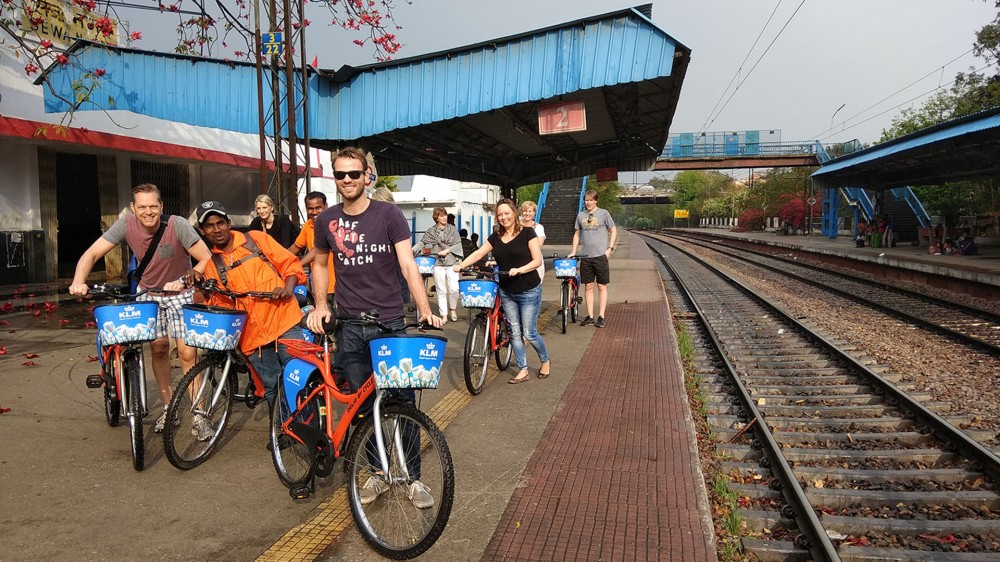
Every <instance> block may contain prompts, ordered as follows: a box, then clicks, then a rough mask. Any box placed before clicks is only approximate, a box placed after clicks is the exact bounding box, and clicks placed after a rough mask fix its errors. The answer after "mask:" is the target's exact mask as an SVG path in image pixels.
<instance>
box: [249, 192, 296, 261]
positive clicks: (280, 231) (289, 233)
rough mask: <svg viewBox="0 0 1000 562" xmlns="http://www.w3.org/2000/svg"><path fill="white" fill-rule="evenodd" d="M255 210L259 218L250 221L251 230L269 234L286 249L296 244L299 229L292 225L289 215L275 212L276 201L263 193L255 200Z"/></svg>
mask: <svg viewBox="0 0 1000 562" xmlns="http://www.w3.org/2000/svg"><path fill="white" fill-rule="evenodd" d="M254 210H255V211H256V212H257V216H256V217H254V219H253V220H252V221H250V230H260V231H263V232H265V233H267V234H269V235H270V236H271V238H274V239H275V240H277V241H278V243H279V244H281V245H282V246H283V247H285V248H287V247H289V246H291V245H292V243H294V242H295V239H296V238H297V237H298V235H299V229H298V228H297V227H296V226H295V225H294V224H292V219H290V218H288V215H281V214H278V213H277V212H276V211H275V207H274V200H272V199H271V198H270V197H268V196H267V195H266V194H264V193H261V194H260V195H258V196H257V199H255V200H254Z"/></svg>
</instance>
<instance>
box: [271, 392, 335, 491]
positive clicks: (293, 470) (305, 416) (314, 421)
mask: <svg viewBox="0 0 1000 562" xmlns="http://www.w3.org/2000/svg"><path fill="white" fill-rule="evenodd" d="M291 415H292V410H291V409H289V407H288V401H287V400H285V389H284V385H280V384H279V385H278V395H277V398H275V400H274V406H273V407H272V408H271V461H272V462H273V463H274V471H275V472H277V473H278V479H280V480H281V483H282V484H284V485H285V486H288V487H289V488H297V487H300V486H303V485H304V484H306V483H307V482H309V481H310V480H312V477H313V473H314V472H315V470H316V459H315V455H316V452H314V451H310V450H309V447H307V446H306V445H305V444H303V443H301V442H300V441H299V440H298V439H296V438H294V437H292V436H291V435H288V434H286V433H285V432H284V431H282V429H281V426H282V424H283V423H285V420H287V419H288V418H289V416H291ZM295 421H296V422H298V423H301V424H305V425H308V426H310V427H312V428H314V429H317V430H320V429H321V428H320V423H319V402H318V401H317V400H314V401H313V403H312V404H310V405H309V406H308V407H305V408H301V409H300V411H299V414H297V415H296V416H295ZM328 460H329V463H330V464H328V465H324V467H330V466H331V465H332V462H333V461H332V460H330V459H328Z"/></svg>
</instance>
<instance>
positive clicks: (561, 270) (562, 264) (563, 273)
mask: <svg viewBox="0 0 1000 562" xmlns="http://www.w3.org/2000/svg"><path fill="white" fill-rule="evenodd" d="M576 263H577V261H576V260H575V259H572V258H563V259H559V260H555V261H553V262H552V268H553V269H555V270H556V278H558V279H573V278H575V277H576Z"/></svg>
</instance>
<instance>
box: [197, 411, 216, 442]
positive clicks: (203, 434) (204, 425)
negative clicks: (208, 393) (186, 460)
mask: <svg viewBox="0 0 1000 562" xmlns="http://www.w3.org/2000/svg"><path fill="white" fill-rule="evenodd" d="M191 435H194V438H195V439H197V440H198V441H208V440H209V439H211V438H212V437H213V436H215V428H213V427H212V422H210V421H208V418H206V417H205V416H203V415H201V414H195V416H194V419H193V420H192V421H191Z"/></svg>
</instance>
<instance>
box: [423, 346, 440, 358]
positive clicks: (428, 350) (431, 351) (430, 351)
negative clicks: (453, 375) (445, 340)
mask: <svg viewBox="0 0 1000 562" xmlns="http://www.w3.org/2000/svg"><path fill="white" fill-rule="evenodd" d="M420 358H421V359H437V358H438V348H437V346H436V345H434V344H433V343H428V344H427V347H425V348H423V349H421V350H420Z"/></svg>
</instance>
